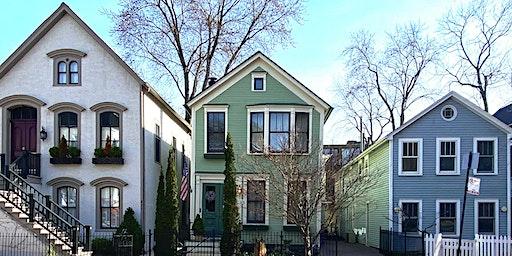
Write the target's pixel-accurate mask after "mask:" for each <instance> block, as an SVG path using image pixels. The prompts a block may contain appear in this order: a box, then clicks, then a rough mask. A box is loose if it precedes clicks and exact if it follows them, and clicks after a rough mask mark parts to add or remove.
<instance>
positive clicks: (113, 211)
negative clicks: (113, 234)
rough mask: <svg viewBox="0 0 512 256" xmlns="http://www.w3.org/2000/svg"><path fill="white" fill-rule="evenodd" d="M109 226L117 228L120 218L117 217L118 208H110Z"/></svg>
mask: <svg viewBox="0 0 512 256" xmlns="http://www.w3.org/2000/svg"><path fill="white" fill-rule="evenodd" d="M110 217H111V219H110V222H111V223H110V225H111V227H113V228H114V227H118V226H119V219H120V216H119V208H112V209H111V210H110Z"/></svg>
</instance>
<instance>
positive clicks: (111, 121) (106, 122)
mask: <svg viewBox="0 0 512 256" xmlns="http://www.w3.org/2000/svg"><path fill="white" fill-rule="evenodd" d="M100 126H102V127H119V114H118V113H115V112H103V113H101V114H100Z"/></svg>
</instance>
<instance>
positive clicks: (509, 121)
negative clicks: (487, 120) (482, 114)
mask: <svg viewBox="0 0 512 256" xmlns="http://www.w3.org/2000/svg"><path fill="white" fill-rule="evenodd" d="M493 116H494V117H496V118H498V119H499V120H500V121H502V122H503V123H505V124H506V125H512V104H510V105H508V106H505V107H502V108H500V109H499V110H498V111H496V113H494V115H493Z"/></svg>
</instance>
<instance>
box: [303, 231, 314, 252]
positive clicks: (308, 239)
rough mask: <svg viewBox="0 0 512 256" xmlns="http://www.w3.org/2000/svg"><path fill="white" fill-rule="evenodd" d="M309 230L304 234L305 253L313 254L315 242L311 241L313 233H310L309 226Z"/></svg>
mask: <svg viewBox="0 0 512 256" xmlns="http://www.w3.org/2000/svg"><path fill="white" fill-rule="evenodd" d="M306 230H307V231H306V232H305V233H304V234H303V237H302V239H303V240H304V255H305V256H312V255H313V244H312V242H311V235H310V233H309V228H307V229H306Z"/></svg>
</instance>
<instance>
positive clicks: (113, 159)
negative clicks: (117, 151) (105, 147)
mask: <svg viewBox="0 0 512 256" xmlns="http://www.w3.org/2000/svg"><path fill="white" fill-rule="evenodd" d="M92 163H93V164H119V165H122V164H124V158H122V157H101V158H98V157H95V158H93V159H92Z"/></svg>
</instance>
